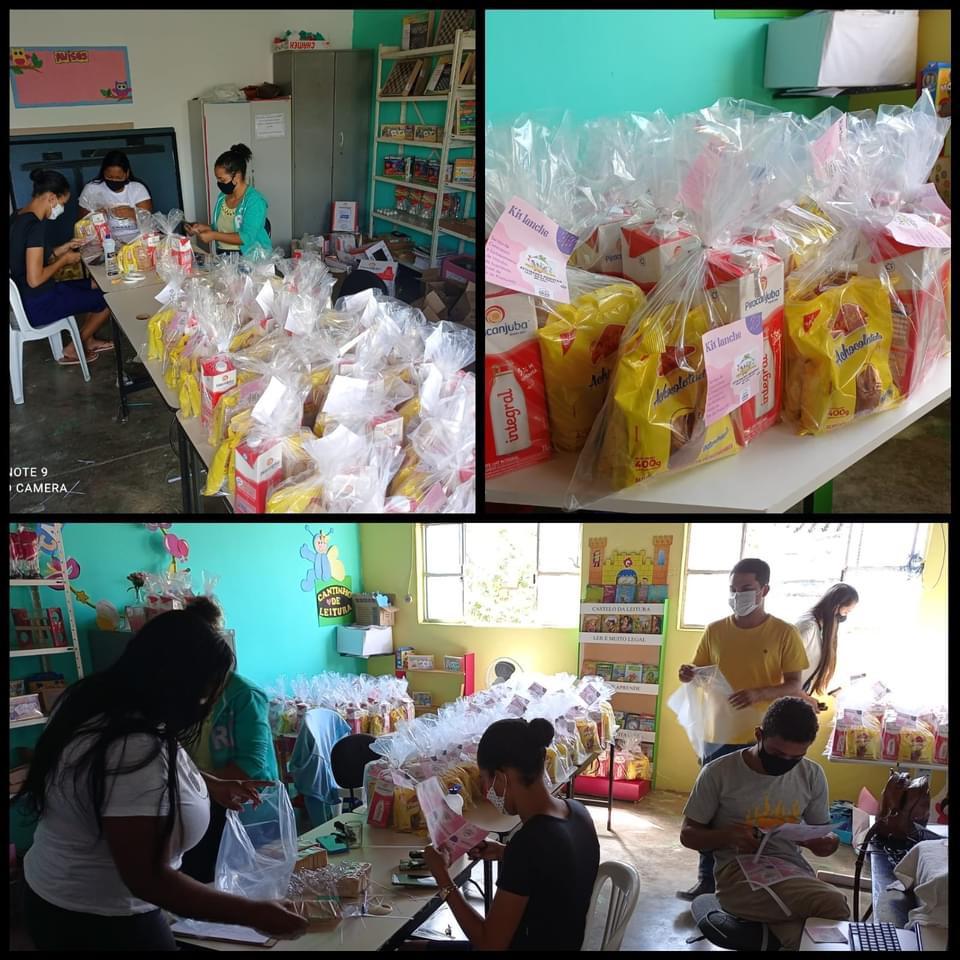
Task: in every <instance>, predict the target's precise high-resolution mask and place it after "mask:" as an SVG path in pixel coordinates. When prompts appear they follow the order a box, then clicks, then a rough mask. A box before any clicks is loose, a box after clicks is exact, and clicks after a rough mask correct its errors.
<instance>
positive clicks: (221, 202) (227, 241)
mask: <svg viewBox="0 0 960 960" xmlns="http://www.w3.org/2000/svg"><path fill="white" fill-rule="evenodd" d="M252 157H253V154H252V153H251V151H250V148H249V147H248V146H246V145H245V144H242V143H236V144H234V145H233V146H232V147H231V148H230V149H229V150H227V151H226V152H225V153H221V154H220V156H219V157H217V162H216V163H215V164H214V166H213V172H214V175H215V176H216V178H217V186H218V187H219V188H220V196H219V197H218V198H217V203H216V206H215V207H214V210H213V225H212V226H211V225H210V224H206V223H194V224H189V225H188V226H187V228H186V229H187V232H188V233H190V234H193V235H194V236H196V237H199V239H200V240H201V241H203V243H206V244H209V243H210V242H211V241H212V240H216V242H217V250H218V252H230V251H239V252H240V253H242V254H243V255H244V256H249V255H250V254H252V253H253V252H254V250H256V249H257V248H258V247H259V248H261V249H263V250H265V251H269V250H270V249H271V243H270V237H269V235H268V234H267V229H266V222H267V198H266V197H265V196H264V195H263V194H262V193H260V192H259V191H258V190H257V189H256V188H255V187H253V186H251V185H250V184H249V183H247V180H246V176H247V164H248V163H249V162H250V160H251V159H252Z"/></svg>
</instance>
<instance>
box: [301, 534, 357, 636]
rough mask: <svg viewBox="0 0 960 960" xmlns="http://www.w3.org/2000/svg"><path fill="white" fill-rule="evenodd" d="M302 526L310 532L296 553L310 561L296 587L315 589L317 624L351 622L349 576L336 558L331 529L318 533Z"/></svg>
mask: <svg viewBox="0 0 960 960" xmlns="http://www.w3.org/2000/svg"><path fill="white" fill-rule="evenodd" d="M305 529H306V531H307V533H308V534H309V535H310V543H304V544H303V545H302V546H301V547H300V556H301V557H303V559H304V560H307V561H308V562H309V563H310V567H309V569H308V570H307V572H306V576H305V577H304V578H303V580H301V581H300V589H301V590H303V591H304V593H311V592H313V593H315V595H316V598H317V617H318V618H319V620H320V626H322V627H329V626H332V625H334V624H338V623H351V622H352V621H353V604H352V602H351V599H352V597H353V592H352V590H351V578H350V577H349V576H348V575H347V572H346V569H345V567H344V566H343V561H342V560H341V559H340V548H339V547H338V546H336V545H335V544H333V543H331V542H330V538H331V537H332V536H333V529H332V528H331V529H329V530H327V531H323V530H321V531H319V532H318V533H314V532H313V531H312V530H311V529H310V527H306V528H305Z"/></svg>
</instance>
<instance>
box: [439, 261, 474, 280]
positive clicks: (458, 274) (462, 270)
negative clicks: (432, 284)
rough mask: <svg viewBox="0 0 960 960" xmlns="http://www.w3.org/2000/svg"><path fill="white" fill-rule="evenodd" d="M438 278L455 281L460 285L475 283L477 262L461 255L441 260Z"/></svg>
mask: <svg viewBox="0 0 960 960" xmlns="http://www.w3.org/2000/svg"><path fill="white" fill-rule="evenodd" d="M440 278H442V279H444V280H457V281H459V282H460V283H461V284H466V283H476V282H477V261H476V260H475V259H474V258H473V257H468V256H465V255H462V254H457V255H455V256H449V257H444V258H443V263H442V264H441V267H440Z"/></svg>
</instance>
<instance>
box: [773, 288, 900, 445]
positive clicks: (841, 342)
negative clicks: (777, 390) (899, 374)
mask: <svg viewBox="0 0 960 960" xmlns="http://www.w3.org/2000/svg"><path fill="white" fill-rule="evenodd" d="M830 284H832V285H830ZM784 319H785V325H786V329H787V350H786V383H785V391H784V414H785V415H786V416H787V417H788V418H789V419H792V420H793V421H794V423H795V424H796V425H797V427H798V431H799V432H800V433H822V432H824V431H827V430H832V429H834V428H835V427H839V426H842V425H843V424H845V423H849V422H850V421H852V420H853V419H854V417H857V416H861V415H863V414H867V413H874V412H876V411H879V410H885V409H887V408H889V407H891V406H893V405H895V404H896V403H898V402H899V400H900V399H901V397H900V393H899V391H898V390H897V388H896V386H895V384H894V382H893V373H892V370H891V367H890V344H891V338H892V335H893V314H892V311H891V306H890V293H889V291H888V289H887V287H886V285H885V284H884V282H883V281H882V280H880V279H874V278H871V277H862V276H851V277H849V278H848V277H846V276H837V277H834V278H827V279H826V280H825V281H824V282H822V283H821V284H820V285H819V286H817V287H816V288H812V289H809V290H805V291H797V290H791V289H790V288H789V287H788V290H787V298H786V304H785V307H784Z"/></svg>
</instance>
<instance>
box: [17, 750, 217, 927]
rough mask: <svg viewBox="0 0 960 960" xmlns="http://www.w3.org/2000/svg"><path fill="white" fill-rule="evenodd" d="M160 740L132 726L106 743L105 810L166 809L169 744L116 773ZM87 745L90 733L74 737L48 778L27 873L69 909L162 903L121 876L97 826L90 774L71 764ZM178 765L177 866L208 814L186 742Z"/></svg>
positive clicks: (144, 908)
mask: <svg viewBox="0 0 960 960" xmlns="http://www.w3.org/2000/svg"><path fill="white" fill-rule="evenodd" d="M156 743H157V741H156V739H155V738H154V737H152V736H150V735H149V734H133V735H131V736H129V737H127V738H126V739H120V740H116V741H114V742H113V743H112V744H111V745H110V746H109V747H108V748H107V751H106V769H107V777H106V784H105V797H104V803H103V809H102V815H103V816H104V817H163V816H166V815H167V813H168V812H169V809H170V805H169V800H168V798H167V779H168V777H167V769H168V761H167V755H166V751H165V749H161V750H160V752H159V753H158V754H157V756H156V757H154V758H153V760H151V761H150V763H149V764H147V766H145V767H143V768H142V769H141V770H136V771H134V772H132V773H125V774H115V775H113V776H111V775H110V771H111V770H114V769H116V768H117V767H118V766H123V767H127V766H132V765H134V764H135V763H137V762H138V761H140V760H142V759H144V758H145V757H146V756H147V754H148V753H149V752H150V751H151V750H155V749H156ZM89 745H90V735H89V734H88V735H86V736H78V737H76V738H75V739H74V740H72V741H71V742H70V744H69V745H68V746H67V747H66V748H65V750H64V752H63V755H62V757H61V760H60V763H59V764H58V765H57V768H56V771H55V773H54V775H53V776H52V777H51V779H50V785H49V788H48V792H47V798H46V804H45V809H44V813H43V816H41V818H40V821H39V823H38V825H37V830H36V834H35V835H34V841H33V846H31V847H30V849H29V850H28V851H27V854H26V856H25V857H24V861H23V870H24V875H25V877H26V881H27V883H28V884H29V885H30V887H31V889H32V890H33V891H34V892H35V893H36V894H38V895H39V896H40V897H42V898H43V899H44V900H46V901H48V902H49V903H52V904H54V905H56V906H58V907H61V908H63V909H65V910H74V911H77V912H79V913H93V914H99V915H101V916H109V917H116V916H130V915H132V914H137V913H148V912H150V911H151V910H156V909H157V907H156V905H155V904H152V903H147V902H146V901H144V900H140V899H138V898H137V897H135V896H134V895H133V894H132V893H131V892H130V890H129V889H128V888H127V886H126V884H124V882H123V880H122V879H121V877H120V873H119V871H118V870H117V866H116V863H115V862H114V859H113V857H112V856H111V853H110V848H109V845H108V843H107V839H106V836H105V834H104V833H103V832H100V831H98V829H97V822H96V818H95V816H94V813H93V810H92V808H91V805H90V787H89V781H88V779H87V777H86V776H81V777H80V778H79V779H78V780H77V782H76V788H75V787H74V767H73V764H74V763H75V762H76V760H77V759H78V758H79V757H80V756H81V755H82V754H83V753H84V752H85V751H86V749H88V747H89ZM177 771H178V782H179V789H180V806H179V810H178V816H177V820H176V821H175V823H174V831H173V836H172V838H171V841H170V866H171V868H173V869H174V870H176V869H178V868H179V867H180V860H181V857H182V855H183V853H184V852H185V851H186V850H189V849H191V848H192V847H194V846H196V845H197V844H198V843H199V842H200V840H201V838H202V837H203V835H204V833H205V832H206V830H207V826H208V825H209V822H210V801H209V799H208V796H209V795H208V793H207V785H206V783H205V782H204V780H203V777H201V776H200V772H199V770H197V768H196V766H195V765H194V763H193V761H192V760H191V759H190V757H189V755H188V754H187V752H186V751H185V750H184V749H183V748H182V747H179V748H178V749H177Z"/></svg>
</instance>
